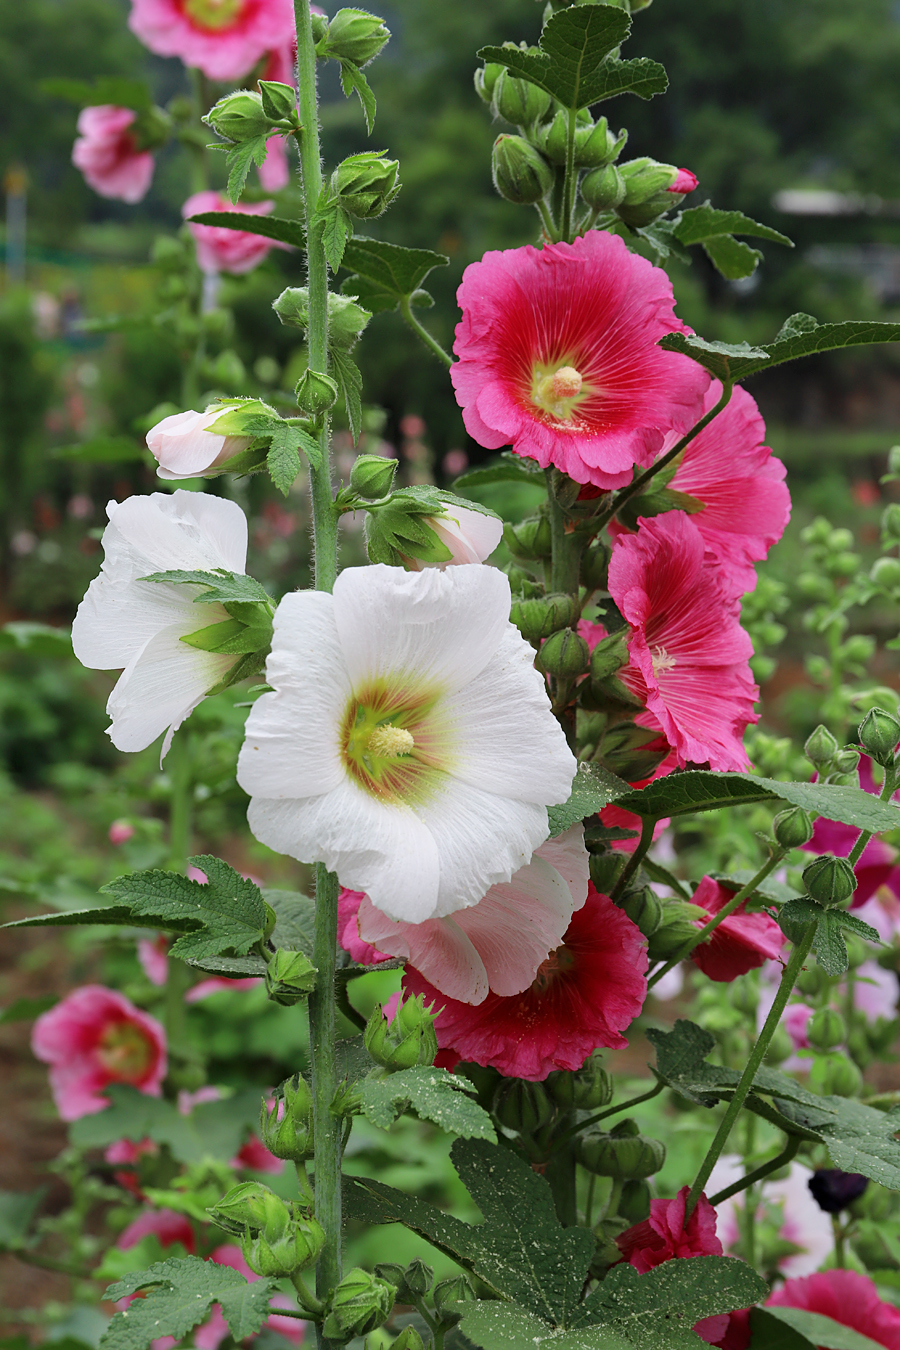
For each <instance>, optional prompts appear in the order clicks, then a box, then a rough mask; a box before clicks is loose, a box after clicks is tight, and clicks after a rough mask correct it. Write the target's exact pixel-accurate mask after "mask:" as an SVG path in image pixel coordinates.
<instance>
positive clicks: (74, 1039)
mask: <svg viewBox="0 0 900 1350" xmlns="http://www.w3.org/2000/svg"><path fill="white" fill-rule="evenodd" d="M31 1048H32V1050H33V1051H34V1053H35V1055H36V1056H37V1057H38V1059H42V1060H43V1061H44V1062H45V1063H46V1064H49V1065H50V1089H51V1091H52V1093H53V1100H54V1101H55V1103H56V1109H57V1110H58V1111H59V1114H60V1115H61V1116H62V1118H63V1120H78V1119H79V1117H81V1116H88V1115H93V1114H95V1113H96V1112H97V1111H102V1110H103V1108H104V1107H105V1106H108V1105H109V1100H108V1098H106V1097H104V1096H102V1091H103V1089H104V1088H105V1087H108V1085H109V1084H110V1083H130V1084H131V1085H132V1086H133V1087H136V1088H138V1089H139V1090H140V1091H141V1092H145V1093H147V1095H148V1096H151V1097H158V1096H159V1095H160V1092H161V1090H162V1080H163V1078H164V1077H165V1074H166V1033H165V1032H164V1030H163V1028H162V1027H161V1026H160V1024H159V1022H157V1021H156V1019H155V1018H154V1017H150V1016H149V1015H148V1014H147V1013H145V1012H141V1010H140V1008H136V1007H135V1006H134V1004H133V1003H131V1002H130V1001H129V1000H128V999H127V998H125V997H124V996H123V995H122V994H118V993H116V991H115V990H114V989H104V988H103V986H102V985H99V984H87V985H84V986H83V988H81V989H75V990H73V992H72V993H71V994H69V995H68V996H67V997H66V998H64V999H63V1000H62V1002H61V1003H57V1005H56V1007H55V1008H51V1009H50V1011H49V1012H45V1013H42V1015H41V1016H40V1017H39V1018H38V1019H37V1021H36V1022H35V1024H34V1030H33V1032H32V1035H31Z"/></svg>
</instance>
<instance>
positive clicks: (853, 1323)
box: [766, 1270, 900, 1350]
mask: <svg viewBox="0 0 900 1350" xmlns="http://www.w3.org/2000/svg"><path fill="white" fill-rule="evenodd" d="M766 1307H768V1308H805V1309H806V1310H807V1311H808V1312H815V1313H821V1314H822V1315H823V1316H824V1317H831V1318H833V1319H834V1321H835V1322H840V1324H841V1326H845V1327H852V1329H853V1330H854V1331H859V1332H861V1333H862V1334H863V1335H864V1336H868V1337H869V1339H870V1340H873V1341H877V1342H878V1344H879V1345H884V1346H886V1347H887V1350H900V1308H895V1307H894V1306H893V1304H890V1303H883V1302H882V1300H881V1299H880V1298H879V1297H878V1293H877V1291H876V1289H875V1285H874V1284H873V1283H872V1281H871V1280H870V1279H869V1278H868V1276H867V1275H860V1274H859V1273H858V1272H857V1271H855V1270H823V1271H820V1272H819V1273H818V1274H816V1275H807V1276H805V1277H804V1278H803V1279H798V1280H785V1282H784V1284H783V1285H782V1286H781V1288H780V1289H776V1290H775V1292H774V1293H772V1294H770V1295H769V1297H768V1298H767V1299H766Z"/></svg>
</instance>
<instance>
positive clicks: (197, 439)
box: [147, 407, 253, 479]
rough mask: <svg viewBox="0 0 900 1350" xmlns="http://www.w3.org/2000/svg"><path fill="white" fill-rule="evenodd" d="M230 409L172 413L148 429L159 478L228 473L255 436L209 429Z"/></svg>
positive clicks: (148, 438)
mask: <svg viewBox="0 0 900 1350" xmlns="http://www.w3.org/2000/svg"><path fill="white" fill-rule="evenodd" d="M225 411H226V409H225V408H223V407H215V408H211V409H209V410H208V411H207V412H202V413H198V412H193V411H192V410H189V411H188V412H180V413H172V414H171V415H170V416H169V417H164V418H163V419H162V421H161V422H157V423H156V424H155V426H152V427H151V428H150V430H149V431H148V432H147V448H148V450H149V451H150V453H151V454H152V455H153V458H154V459H155V460H156V461H157V464H158V465H159V468H158V469H157V470H156V472H157V475H158V477H160V478H168V479H178V478H196V477H198V476H199V475H203V474H205V475H207V476H209V475H212V474H214V473H225V472H227V470H228V467H229V463H230V461H231V460H233V459H234V458H235V456H237V455H240V454H243V452H244V451H245V450H246V449H247V448H248V447H249V446H250V445H251V444H252V442H253V437H252V436H219V435H218V434H217V433H216V432H213V431H210V430H209V428H210V427H211V426H212V425H213V423H214V422H217V421H218V420H219V418H220V417H221V416H222V414H223V412H225Z"/></svg>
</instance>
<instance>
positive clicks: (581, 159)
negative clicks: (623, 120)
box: [575, 117, 628, 169]
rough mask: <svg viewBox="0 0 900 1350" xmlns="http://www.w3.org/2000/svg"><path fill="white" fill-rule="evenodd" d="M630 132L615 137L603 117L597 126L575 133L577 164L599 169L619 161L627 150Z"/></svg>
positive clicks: (586, 167) (621, 132)
mask: <svg viewBox="0 0 900 1350" xmlns="http://www.w3.org/2000/svg"><path fill="white" fill-rule="evenodd" d="M627 140H628V132H627V131H620V132H619V134H618V136H616V135H614V134H613V133H612V132H611V131H610V129H609V126H608V124H607V121H606V118H605V117H601V118H600V120H599V122H597V124H596V126H593V127H584V128H580V129H579V131H576V133H575V163H576V164H577V165H579V166H580V167H582V168H585V169H597V168H600V167H602V165H604V164H610V163H612V161H613V160H615V159H617V158H618V156H619V155H620V154H621V153H622V151H623V150H624V148H625V142H626V141H627Z"/></svg>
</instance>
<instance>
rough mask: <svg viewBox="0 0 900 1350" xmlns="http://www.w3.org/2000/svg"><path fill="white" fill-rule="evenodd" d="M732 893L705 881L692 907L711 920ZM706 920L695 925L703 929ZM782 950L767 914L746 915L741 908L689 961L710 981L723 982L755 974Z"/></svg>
mask: <svg viewBox="0 0 900 1350" xmlns="http://www.w3.org/2000/svg"><path fill="white" fill-rule="evenodd" d="M733 895H734V891H733V890H732V891H730V890H728V888H727V887H726V886H720V885H719V883H718V882H717V881H713V879H712V877H704V878H703V880H702V881H701V882H700V885H699V886H698V887H697V889H696V891H695V892H694V894H693V895H692V896H691V904H693V905H699V906H700V908H701V909H705V910H706V913H707V916H708V918H710V919H711V918H713V917H714V916H715V915H716V914H718V912H719V910H720V909H722V908H724V906H725V905H727V904H728V902H729V901H730V900H731V898H732V896H733ZM705 922H706V920H703V921H698V922H697V924H696V925H695V926H696V927H697V928H702V927H703V923H705ZM783 946H784V934H783V933H782V931H781V929H780V928H779V927H778V924H777V923H776V922H775V920H774V919H770V918H769V916H768V914H748V913H747V912H746V908H745V905H744V904H741V905H739V906H738V908H737V909H736V910H735V912H734V913H733V914H731V915H729V917H728V918H727V919H723V920H722V922H721V923H720V924H719V926H718V928H717V929H716V930H715V932H714V933H713V935H712V937H711V938H710V939H709V941H707V942H702V943H701V944H700V946H699V947H695V948H694V950H693V951H692V952H691V960H692V961H693V962H694V964H695V965H696V966H699V967H700V969H701V970H702V971H703V974H704V975H706V976H708V978H709V979H711V980H718V981H720V982H723V983H724V982H726V981H729V980H735V979H737V977H738V975H745V974H746V973H747V971H748V970H756V968H757V967H758V966H761V965H762V964H763V962H764V961H767V960H770V959H772V960H774V959H776V958H777V957H778V955H779V953H780V951H781V949H782V947H783Z"/></svg>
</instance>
